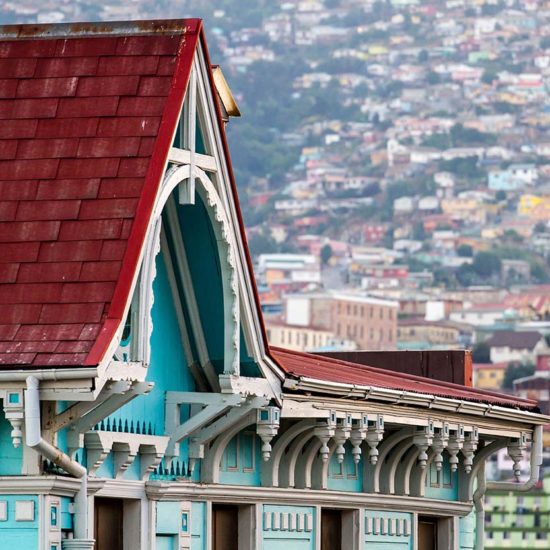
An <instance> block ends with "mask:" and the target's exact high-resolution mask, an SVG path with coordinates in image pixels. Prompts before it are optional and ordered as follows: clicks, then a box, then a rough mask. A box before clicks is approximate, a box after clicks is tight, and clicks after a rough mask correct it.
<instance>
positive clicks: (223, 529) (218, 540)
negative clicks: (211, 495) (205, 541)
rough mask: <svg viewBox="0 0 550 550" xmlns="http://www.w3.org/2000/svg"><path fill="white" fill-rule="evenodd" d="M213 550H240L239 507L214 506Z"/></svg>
mask: <svg viewBox="0 0 550 550" xmlns="http://www.w3.org/2000/svg"><path fill="white" fill-rule="evenodd" d="M212 550H239V507H238V506H232V505H227V504H213V505H212Z"/></svg>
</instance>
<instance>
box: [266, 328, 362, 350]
mask: <svg viewBox="0 0 550 550" xmlns="http://www.w3.org/2000/svg"><path fill="white" fill-rule="evenodd" d="M266 331H267V339H268V341H269V344H270V345H272V346H277V347H283V348H287V349H291V350H296V351H310V352H315V351H317V352H319V351H353V350H355V349H357V345H356V344H355V342H353V341H351V340H346V339H341V338H338V337H336V336H335V335H334V333H333V332H331V331H329V330H324V329H320V328H315V327H304V326H295V325H285V324H278V323H269V324H268V325H267V327H266Z"/></svg>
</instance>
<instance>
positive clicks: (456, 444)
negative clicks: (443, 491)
mask: <svg viewBox="0 0 550 550" xmlns="http://www.w3.org/2000/svg"><path fill="white" fill-rule="evenodd" d="M463 445H464V426H463V425H462V424H459V425H458V428H457V429H456V430H451V433H450V435H449V442H448V443H447V452H448V453H449V456H450V458H449V463H450V465H451V472H456V471H457V469H458V462H459V459H458V453H459V452H460V451H461V450H462V446H463Z"/></svg>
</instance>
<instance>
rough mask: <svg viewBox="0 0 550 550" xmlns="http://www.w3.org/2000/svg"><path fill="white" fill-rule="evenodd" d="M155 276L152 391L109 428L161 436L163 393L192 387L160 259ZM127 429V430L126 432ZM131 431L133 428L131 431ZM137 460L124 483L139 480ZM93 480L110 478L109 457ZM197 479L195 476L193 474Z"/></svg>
mask: <svg viewBox="0 0 550 550" xmlns="http://www.w3.org/2000/svg"><path fill="white" fill-rule="evenodd" d="M156 269H157V276H156V278H155V281H154V283H153V292H154V296H155V301H154V304H153V311H152V319H153V333H152V335H151V362H150V365H149V370H148V373H147V380H151V381H152V382H154V383H155V385H154V388H153V389H152V391H151V392H150V393H149V394H147V395H143V396H139V397H136V398H135V399H134V400H133V401H131V402H130V403H128V404H126V405H125V406H124V407H122V408H121V409H119V410H118V411H117V412H116V413H114V414H113V415H111V416H110V417H109V421H110V423H111V424H112V423H113V422H116V423H117V425H121V426H123V430H124V431H128V429H129V430H130V431H132V430H131V429H130V427H131V426H134V427H135V426H136V425H137V423H138V422H139V423H140V425H142V424H145V425H146V426H147V427H148V426H149V425H151V428H152V433H153V434H155V435H163V434H164V401H165V400H164V397H165V393H166V391H194V389H195V383H194V380H193V378H192V376H191V373H190V371H189V369H188V366H187V362H186V360H185V354H184V351H183V346H182V343H181V337H180V330H179V325H178V320H177V316H176V310H175V307H174V299H173V296H172V291H171V289H170V284H169V280H168V272H167V268H166V263H165V260H164V255H163V253H162V252H160V253H159V254H158V256H157V258H156ZM188 416H189V411H188V409H187V408H186V407H182V417H181V420H182V421H183V420H185V419H187V418H188ZM126 428H128V429H126ZM134 429H135V428H134ZM187 457H188V455H187V443H183V444H182V445H180V460H182V461H184V462H185V463H187ZM139 468H140V465H139V458H136V461H135V462H134V464H132V465H131V466H130V468H128V470H127V472H126V473H125V474H124V478H125V479H139ZM96 475H97V477H107V478H112V477H113V467H112V456H111V455H109V456H108V458H107V460H106V461H105V462H104V463H103V465H102V466H101V467H100V468H99V470H98V472H97V474H96ZM197 475H198V473H197Z"/></svg>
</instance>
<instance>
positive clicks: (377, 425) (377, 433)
mask: <svg viewBox="0 0 550 550" xmlns="http://www.w3.org/2000/svg"><path fill="white" fill-rule="evenodd" d="M383 437H384V417H383V416H382V415H381V414H378V415H376V418H375V419H374V420H372V421H371V420H369V421H368V430H367V437H366V439H367V444H368V446H369V448H370V450H369V460H370V463H371V464H373V465H374V464H376V463H377V462H378V448H377V447H378V444H379V443H380V441H382V439H383Z"/></svg>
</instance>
